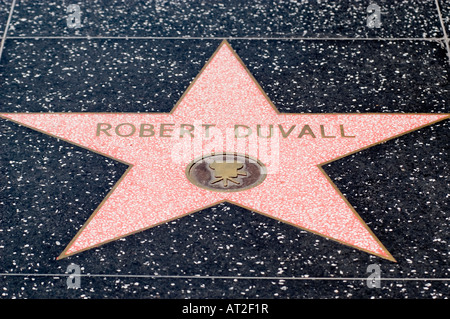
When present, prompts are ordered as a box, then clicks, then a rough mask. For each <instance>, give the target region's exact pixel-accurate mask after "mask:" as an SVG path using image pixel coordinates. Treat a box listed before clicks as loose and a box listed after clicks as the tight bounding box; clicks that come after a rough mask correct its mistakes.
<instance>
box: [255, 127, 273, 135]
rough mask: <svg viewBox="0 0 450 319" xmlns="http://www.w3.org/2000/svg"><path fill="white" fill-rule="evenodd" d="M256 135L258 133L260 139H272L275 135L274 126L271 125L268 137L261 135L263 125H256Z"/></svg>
mask: <svg viewBox="0 0 450 319" xmlns="http://www.w3.org/2000/svg"><path fill="white" fill-rule="evenodd" d="M256 133H257V135H258V137H264V138H271V137H272V134H273V125H269V135H267V136H262V135H261V125H260V124H258V125H256Z"/></svg>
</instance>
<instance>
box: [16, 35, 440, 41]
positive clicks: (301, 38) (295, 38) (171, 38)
mask: <svg viewBox="0 0 450 319" xmlns="http://www.w3.org/2000/svg"><path fill="white" fill-rule="evenodd" d="M8 39H14V40H20V39H25V40H29V39H34V40H40V39H61V40H64V39H68V40H69V39H70V40H74V39H84V40H96V39H108V40H123V39H124V40H229V41H231V40H280V41H291V40H311V41H326V40H328V41H339V40H340V41H434V42H439V41H443V40H446V38H445V37H444V38H442V37H441V38H349V37H291V38H287V37H190V36H184V37H157V36H147V37H146V36H39V35H36V36H10V37H8Z"/></svg>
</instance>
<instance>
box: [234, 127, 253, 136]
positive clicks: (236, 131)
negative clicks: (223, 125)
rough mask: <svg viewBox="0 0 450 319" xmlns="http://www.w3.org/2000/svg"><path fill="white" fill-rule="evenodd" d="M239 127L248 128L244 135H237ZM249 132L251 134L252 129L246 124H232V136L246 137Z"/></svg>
mask: <svg viewBox="0 0 450 319" xmlns="http://www.w3.org/2000/svg"><path fill="white" fill-rule="evenodd" d="M239 127H244V128H246V129H247V130H248V133H247V135H245V136H239ZM250 134H252V129H251V128H250V127H249V126H247V125H238V124H236V125H235V126H234V136H235V137H236V138H243V137H248V136H250Z"/></svg>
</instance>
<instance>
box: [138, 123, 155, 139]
mask: <svg viewBox="0 0 450 319" xmlns="http://www.w3.org/2000/svg"><path fill="white" fill-rule="evenodd" d="M154 128H155V127H154V126H153V125H152V124H145V123H144V124H141V126H140V128H139V137H150V136H153V135H155V130H154ZM145 132H149V133H150V135H146V134H144V133H145Z"/></svg>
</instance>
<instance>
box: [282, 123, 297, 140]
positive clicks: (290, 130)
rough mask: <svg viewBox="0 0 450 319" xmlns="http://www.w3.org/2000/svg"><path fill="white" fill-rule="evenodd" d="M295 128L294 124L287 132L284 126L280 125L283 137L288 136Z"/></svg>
mask: <svg viewBox="0 0 450 319" xmlns="http://www.w3.org/2000/svg"><path fill="white" fill-rule="evenodd" d="M294 128H295V125H292V126H291V127H290V128H289V130H288V131H287V132H285V131H284V128H283V126H281V124H279V125H278V129H279V130H280V132H281V135H282V136H283V138H286V137H288V136H289V134H291V132H292V131H293V130H294Z"/></svg>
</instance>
